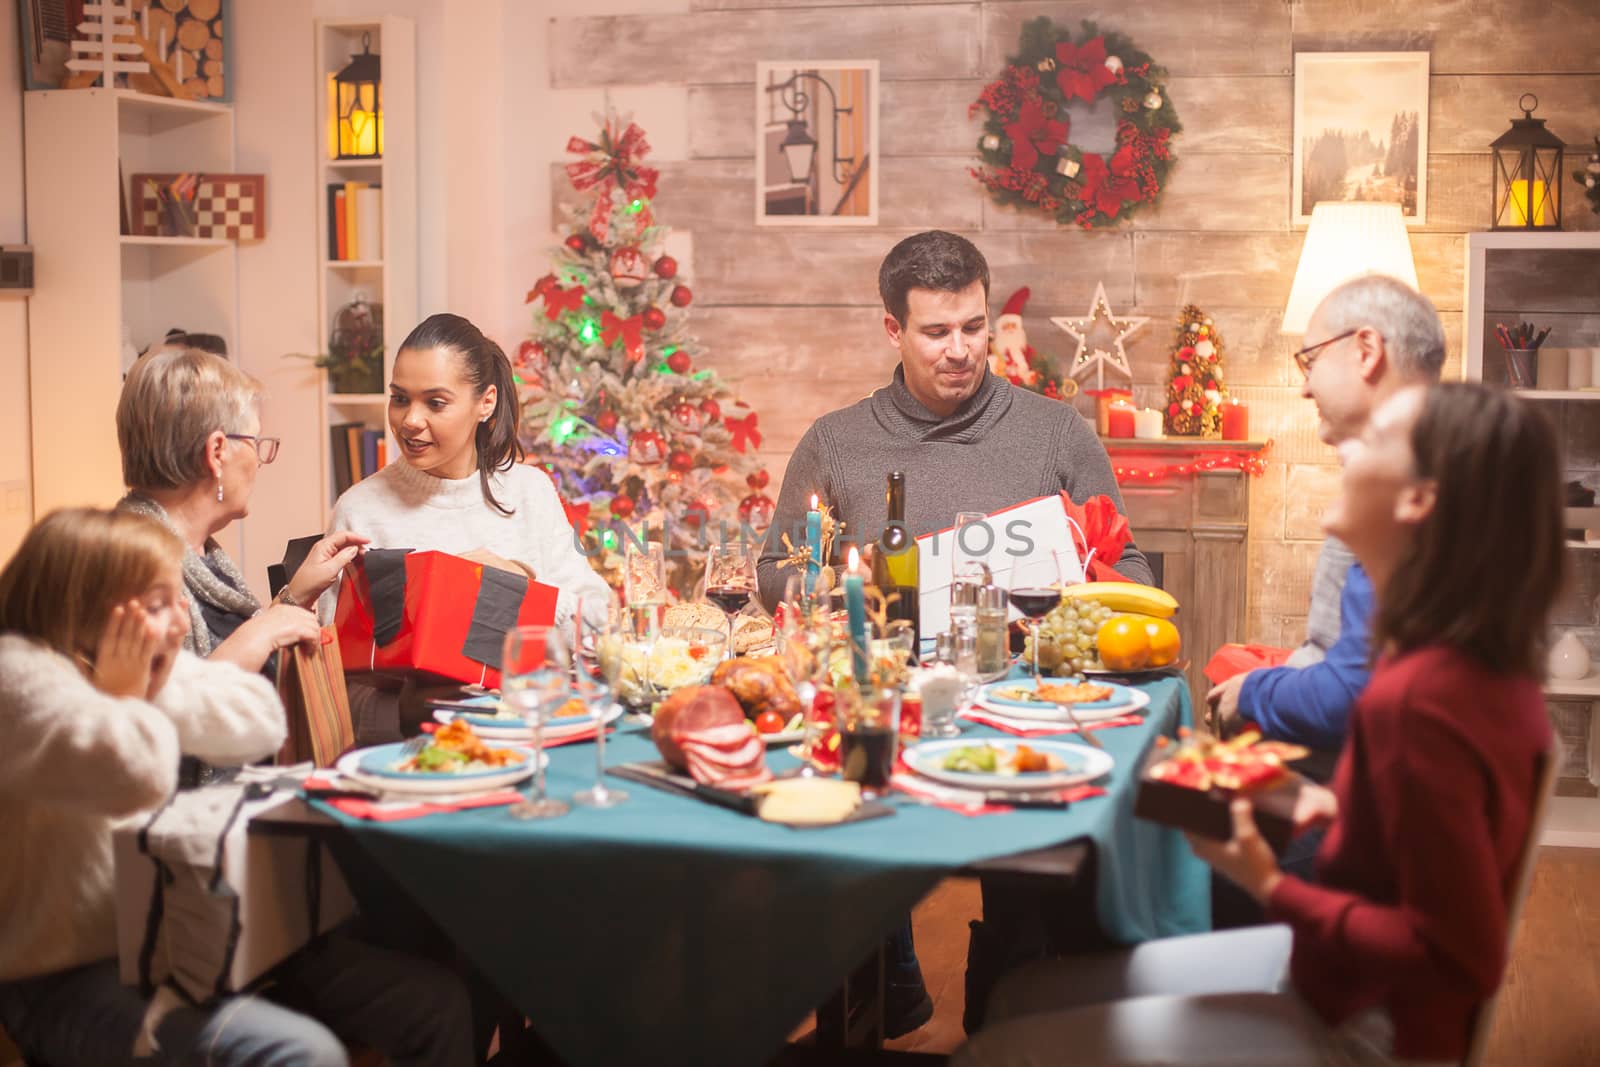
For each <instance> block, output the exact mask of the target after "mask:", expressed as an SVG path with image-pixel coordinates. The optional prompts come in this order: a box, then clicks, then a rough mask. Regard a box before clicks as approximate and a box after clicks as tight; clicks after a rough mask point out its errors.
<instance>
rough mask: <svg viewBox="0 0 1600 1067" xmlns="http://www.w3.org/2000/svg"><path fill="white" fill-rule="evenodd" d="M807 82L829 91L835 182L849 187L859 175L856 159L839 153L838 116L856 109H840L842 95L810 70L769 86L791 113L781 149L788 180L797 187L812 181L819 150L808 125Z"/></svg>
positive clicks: (809, 105)
mask: <svg viewBox="0 0 1600 1067" xmlns="http://www.w3.org/2000/svg"><path fill="white" fill-rule="evenodd" d="M807 82H815V83H816V84H818V85H820V86H822V87H823V88H824V89H826V90H828V99H829V101H830V102H831V105H830V106H831V108H832V112H833V115H832V118H833V180H834V181H835V182H836V183H838V184H839V185H847V184H849V182H850V179H851V177H852V176H854V174H855V172H856V166H857V160H856V157H855V156H854V155H853V154H852V155H848V156H843V155H840V154H839V116H840V115H850V114H853V113H854V111H855V108H854V107H840V106H839V96H838V94H837V93H835V92H834V89H833V86H832V85H830V84H829V83H828V80H827V79H826V78H824V77H822V76H821V75H819V74H817V73H816V72H814V71H809V70H797V71H795V72H794V73H793V74H792V75H790V76H789V77H788V78H787V79H785V80H784V81H782V82H779V83H777V84H775V85H768V86H767V92H769V93H776V94H777V95H778V100H779V101H780V102H781V103H782V104H783V107H784V108H785V110H787V111H788V112H789V118H788V119H787V123H788V129H787V130H786V131H785V132H784V135H783V143H782V144H780V145H779V146H778V147H779V148H781V149H783V157H784V161H785V162H786V163H787V164H788V167H789V178H790V180H792V181H793V182H795V183H796V184H800V183H802V182H806V181H809V180H810V178H811V164H812V160H813V158H814V157H815V155H816V151H817V139H816V137H815V136H813V135H812V133H811V130H810V128H809V126H808V124H807V113H808V112H809V111H810V110H811V104H812V94H811V93H810V92H807V91H806V83H807Z"/></svg>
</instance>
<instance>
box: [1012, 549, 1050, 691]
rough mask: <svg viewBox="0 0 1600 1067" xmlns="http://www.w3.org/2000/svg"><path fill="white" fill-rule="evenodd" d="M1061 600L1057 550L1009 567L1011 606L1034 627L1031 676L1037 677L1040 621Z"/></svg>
mask: <svg viewBox="0 0 1600 1067" xmlns="http://www.w3.org/2000/svg"><path fill="white" fill-rule="evenodd" d="M1059 603H1061V558H1060V553H1059V552H1056V551H1054V550H1047V551H1043V552H1040V553H1037V554H1036V555H1032V556H1027V557H1025V558H1023V559H1019V560H1017V561H1016V563H1015V564H1013V565H1012V567H1011V606H1012V607H1014V608H1016V609H1017V610H1018V611H1020V612H1021V613H1022V614H1023V615H1025V616H1026V617H1027V619H1028V621H1029V623H1030V624H1031V629H1032V631H1033V677H1034V681H1038V679H1039V622H1040V620H1041V619H1043V618H1044V617H1045V616H1046V615H1048V614H1050V612H1051V610H1052V609H1053V608H1055V606H1056V605H1057V604H1059Z"/></svg>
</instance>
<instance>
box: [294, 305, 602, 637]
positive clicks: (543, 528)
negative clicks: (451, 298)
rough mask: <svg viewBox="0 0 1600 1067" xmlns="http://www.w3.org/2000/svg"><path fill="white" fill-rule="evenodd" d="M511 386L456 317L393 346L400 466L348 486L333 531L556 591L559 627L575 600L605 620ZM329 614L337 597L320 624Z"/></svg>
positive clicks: (434, 319) (598, 582)
mask: <svg viewBox="0 0 1600 1067" xmlns="http://www.w3.org/2000/svg"><path fill="white" fill-rule="evenodd" d="M519 414H520V412H519V407H518V402H517V387H516V381H515V379H514V378H513V377H512V373H511V361H510V360H508V359H507V358H506V354H505V352H503V351H501V349H500V346H499V345H497V344H495V343H494V342H493V341H491V340H490V339H489V338H487V337H485V336H484V335H483V332H482V331H481V330H479V329H478V328H477V327H476V326H474V325H473V324H472V323H470V322H468V321H467V320H466V319H464V318H462V317H461V316H460V315H449V314H440V315H432V316H430V317H428V318H427V319H425V320H423V321H422V323H421V324H419V325H418V326H417V328H416V329H414V330H412V331H411V333H410V335H409V336H407V337H406V339H405V340H404V341H402V342H401V343H400V351H399V352H398V353H396V355H395V359H394V373H393V375H392V378H391V380H390V382H389V432H390V433H391V434H393V436H394V439H395V443H396V444H397V445H398V446H399V453H400V459H399V460H398V461H397V462H393V463H390V464H389V465H388V466H387V467H385V468H384V469H383V470H381V471H379V472H378V473H377V474H374V475H373V476H372V477H370V478H367V479H366V480H364V481H362V482H360V483H358V484H357V485H354V486H352V487H350V488H349V489H347V490H346V491H345V492H344V494H343V495H342V496H340V497H339V501H338V503H337V504H336V505H335V506H334V509H333V521H332V527H331V528H332V530H335V531H338V530H350V531H353V532H355V533H357V534H360V535H361V536H363V537H367V538H369V539H370V541H371V546H372V547H373V548H414V549H435V550H438V551H442V552H450V553H454V554H455V555H458V556H465V557H467V558H469V559H475V560H477V561H479V562H481V563H487V564H492V565H494V566H500V567H504V568H506V569H516V568H520V569H521V570H523V571H526V572H527V574H528V575H529V577H531V578H535V579H537V580H538V581H541V582H543V583H545V584H546V585H553V586H555V587H556V588H558V589H560V590H561V596H560V597H559V599H558V600H557V602H556V621H557V622H558V623H559V622H565V621H566V620H568V619H570V618H571V617H572V613H573V607H574V604H575V603H576V602H577V600H578V598H580V597H581V599H582V603H583V614H584V617H585V618H586V619H589V620H591V621H592V622H594V623H595V624H596V625H599V624H600V623H602V622H603V621H604V620H605V616H606V609H607V606H608V605H609V603H610V599H611V593H610V590H609V589H608V588H607V586H606V584H605V582H604V580H602V579H601V578H600V576H599V575H597V574H596V573H595V572H594V571H593V569H591V568H590V566H589V564H588V563H587V561H585V560H584V558H583V555H582V554H581V553H580V552H579V551H578V549H577V545H576V541H575V539H574V537H573V534H572V527H571V525H570V524H569V523H568V522H567V516H566V510H565V509H564V508H563V507H562V506H561V499H560V497H558V496H557V495H556V491H555V486H554V485H553V484H552V483H551V481H550V479H549V477H548V476H546V475H545V473H544V472H543V471H541V470H538V469H536V468H533V467H530V466H527V465H525V464H523V463H521V462H520V460H521V459H522V458H523V450H522V445H521V443H520V442H519V441H518V440H517V428H518V424H519V421H520V419H519ZM332 614H333V599H332V595H331V594H330V595H329V596H326V597H324V600H323V616H324V618H331V616H332Z"/></svg>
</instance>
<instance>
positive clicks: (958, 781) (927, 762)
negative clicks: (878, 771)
mask: <svg viewBox="0 0 1600 1067" xmlns="http://www.w3.org/2000/svg"><path fill="white" fill-rule="evenodd" d="M984 745H987V746H989V747H990V748H998V749H1003V750H1006V751H1011V750H1014V749H1015V748H1016V747H1017V746H1018V745H1027V746H1028V747H1029V748H1031V749H1033V750H1034V751H1035V752H1048V753H1049V754H1050V755H1052V756H1056V757H1058V758H1060V760H1061V762H1062V764H1063V766H1062V767H1061V769H1060V770H1054V771H1035V772H1031V773H1027V774H990V773H985V772H981V771H951V770H946V769H945V767H944V762H945V760H946V759H948V758H949V757H950V755H951V754H952V753H954V752H956V751H957V750H959V749H963V748H979V747H982V746H984ZM901 755H902V758H903V759H904V760H905V761H906V765H907V766H908V767H910V768H911V769H912V770H914V771H916V772H917V773H918V774H920V775H922V776H924V777H926V778H932V779H933V780H934V781H937V782H944V783H946V784H949V785H958V786H963V787H965V788H968V789H1005V790H1017V791H1021V792H1028V791H1030V790H1036V789H1064V788H1066V787H1067V786H1070V785H1078V784H1079V783H1081V782H1092V781H1094V780H1095V779H1096V778H1099V777H1101V776H1102V775H1104V774H1107V773H1109V772H1110V770H1111V768H1112V767H1114V766H1116V761H1115V760H1114V759H1112V758H1111V755H1110V754H1109V753H1107V752H1105V751H1103V750H1101V749H1098V748H1090V747H1089V746H1088V745H1079V744H1074V743H1072V742H1070V741H1034V740H1029V741H1021V740H1013V739H1011V738H993V737H989V738H982V739H975V738H956V739H953V740H949V741H924V742H922V743H921V744H917V745H912V746H911V747H910V748H907V749H906V750H905V751H904V752H903V753H902V754H901Z"/></svg>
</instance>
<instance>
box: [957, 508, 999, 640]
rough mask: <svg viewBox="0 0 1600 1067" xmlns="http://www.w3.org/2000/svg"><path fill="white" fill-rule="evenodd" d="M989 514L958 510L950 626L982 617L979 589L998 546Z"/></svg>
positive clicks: (973, 622) (971, 623)
mask: <svg viewBox="0 0 1600 1067" xmlns="http://www.w3.org/2000/svg"><path fill="white" fill-rule="evenodd" d="M988 521H989V516H987V515H985V514H984V513H983V512H981V511H958V512H957V513H956V528H955V536H954V537H953V538H952V539H951V544H950V626H951V629H955V630H959V629H962V628H963V627H975V626H976V625H977V621H978V589H979V588H980V587H981V586H982V585H983V584H984V583H983V568H984V564H985V562H986V561H987V560H988V558H989V551H990V550H991V549H992V548H993V547H994V530H993V528H992V527H990V526H989V525H988Z"/></svg>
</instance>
